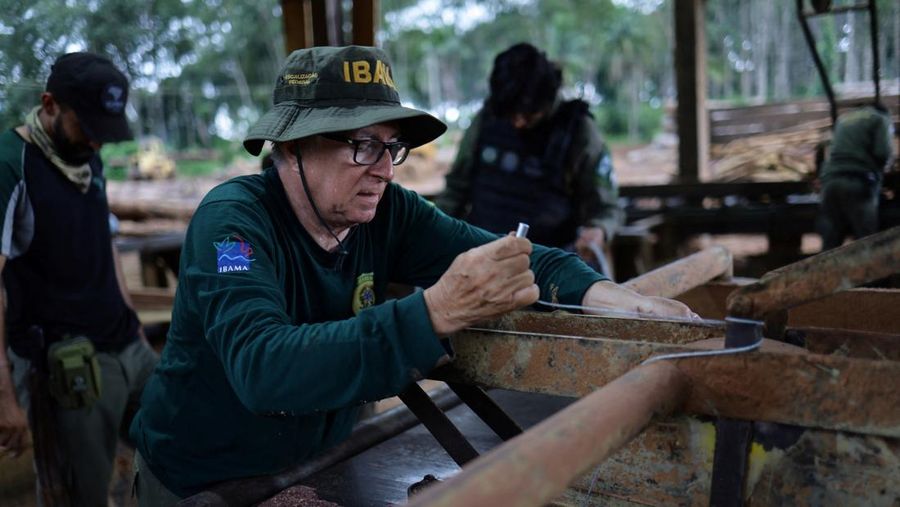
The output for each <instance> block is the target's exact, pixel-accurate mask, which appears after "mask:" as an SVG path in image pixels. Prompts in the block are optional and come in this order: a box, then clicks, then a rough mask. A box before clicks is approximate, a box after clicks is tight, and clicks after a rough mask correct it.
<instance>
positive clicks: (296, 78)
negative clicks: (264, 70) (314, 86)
mask: <svg viewBox="0 0 900 507" xmlns="http://www.w3.org/2000/svg"><path fill="white" fill-rule="evenodd" d="M318 77H319V73H318V72H303V73H302V74H285V75H284V76H282V79H284V82H285V83H286V84H289V85H300V86H306V85H308V84H309V83H312V82H313V81H315V80H316V79H318Z"/></svg>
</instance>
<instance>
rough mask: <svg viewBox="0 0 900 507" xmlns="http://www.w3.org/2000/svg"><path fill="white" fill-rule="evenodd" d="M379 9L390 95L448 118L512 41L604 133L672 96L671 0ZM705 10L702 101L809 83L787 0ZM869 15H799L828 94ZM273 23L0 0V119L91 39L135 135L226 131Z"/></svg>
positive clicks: (743, 98)
mask: <svg viewBox="0 0 900 507" xmlns="http://www.w3.org/2000/svg"><path fill="white" fill-rule="evenodd" d="M849 1H850V0H845V1H841V0H835V4H843V3H847V2H849ZM349 4H350V2H343V3H341V5H342V6H343V8H345V9H347V8H349ZM380 5H381V15H382V16H381V19H382V20H381V24H380V27H379V28H380V29H379V32H378V41H379V42H378V43H379V45H380V46H382V47H383V48H384V49H385V50H386V51H387V52H388V53H389V54H390V56H391V58H392V61H393V64H394V65H393V71H394V78H395V81H396V82H397V83H398V85H399V86H400V88H401V94H402V96H403V97H404V99H405V100H406V101H408V102H412V103H414V104H416V105H417V106H419V107H424V108H428V109H430V110H431V111H433V112H434V113H435V114H438V115H439V116H441V117H443V118H444V119H446V120H447V121H449V122H450V123H451V124H456V123H458V124H459V125H461V126H465V124H466V121H467V119H468V118H469V117H470V116H471V115H472V114H473V113H474V111H475V110H476V109H477V108H478V107H479V106H480V104H481V101H482V100H483V99H484V97H485V94H486V93H487V76H488V75H489V73H490V69H491V66H492V63H493V58H494V55H496V54H497V53H498V52H500V51H502V50H503V49H505V48H506V47H508V46H509V45H511V44H514V43H516V42H520V41H528V42H531V43H533V44H535V45H536V46H538V47H541V48H542V49H544V50H545V51H546V52H547V53H548V55H549V56H550V57H551V58H552V59H555V60H558V61H559V62H561V63H562V65H563V68H564V75H565V81H566V88H565V93H566V94H567V95H569V96H579V97H583V98H585V99H586V100H588V102H590V103H591V104H593V106H594V111H595V113H596V114H597V115H598V116H599V118H600V120H601V124H602V125H603V127H604V128H605V129H606V130H607V132H608V133H612V134H616V135H628V136H629V137H640V136H643V137H646V136H648V135H650V134H652V131H653V130H654V129H655V128H656V126H657V125H658V120H659V118H660V116H661V107H662V106H663V105H664V104H666V103H671V102H672V101H674V100H675V98H676V97H675V89H674V85H673V82H674V79H673V69H672V60H673V58H672V48H673V47H674V44H675V41H674V40H673V29H672V11H671V10H672V3H671V0H669V1H668V2H666V1H664V0H480V1H475V0H443V1H439V0H381V2H380ZM878 6H879V12H880V20H879V26H880V40H881V42H880V48H879V50H880V51H879V52H880V57H881V58H880V59H881V66H882V69H883V71H882V75H883V76H884V77H885V78H886V79H890V78H894V79H896V77H897V76H898V75H900V71H898V47H897V45H898V43H900V42H898V41H900V5H898V4H897V2H894V1H891V0H878ZM706 9H707V16H706V21H707V25H706V32H707V44H708V64H709V66H708V81H709V89H708V95H709V97H710V98H712V99H724V100H732V101H738V102H763V101H773V100H785V99H789V98H794V97H805V96H810V95H818V94H821V84H820V83H819V81H818V76H817V75H816V73H815V70H814V68H813V65H812V59H811V58H810V55H809V52H808V50H807V49H806V47H805V43H804V42H803V39H802V34H801V32H800V29H799V25H798V23H797V20H796V15H795V12H794V1H792V0H752V1H751V0H709V1H707V2H706ZM344 19H345V20H349V19H351V18H350V16H349V15H346V16H344ZM868 26H869V25H868V17H867V15H866V14H865V13H847V14H841V15H836V16H828V17H822V18H817V19H816V20H814V22H813V30H814V32H815V33H816V36H817V41H818V45H819V48H820V51H821V53H822V55H823V59H824V60H825V62H826V65H827V66H828V68H829V72H830V74H831V76H832V78H833V82H834V83H836V84H837V85H838V90H839V91H840V90H841V85H842V84H843V85H845V86H849V85H850V84H852V83H856V82H861V81H867V80H869V79H870V76H871V69H872V64H873V63H872V57H871V52H870V49H869V35H868V33H869V32H868ZM281 27H282V21H281V8H280V3H279V1H278V0H252V1H246V0H156V1H153V2H134V1H131V0H65V1H64V2H61V1H60V0H32V1H30V2H20V1H18V0H0V118H2V120H3V121H4V123H5V124H7V125H13V124H16V123H18V122H19V121H21V118H22V115H23V114H24V112H26V111H27V110H29V109H30V108H31V107H33V105H35V104H37V96H38V95H39V93H40V91H41V90H42V89H43V85H44V82H45V80H46V77H47V75H48V73H49V68H50V65H51V63H52V61H53V60H54V59H55V58H56V57H57V56H58V55H60V54H62V53H64V52H67V51H73V50H90V51H95V52H98V53H102V54H105V55H107V56H108V57H110V58H111V59H112V60H113V61H114V62H115V63H116V64H117V65H118V66H119V67H120V68H122V69H123V70H124V71H125V72H126V73H127V74H128V75H129V76H130V78H131V80H132V95H131V97H132V98H131V101H130V103H131V106H130V109H129V115H130V117H131V118H132V119H133V120H134V121H135V123H136V125H137V126H138V128H137V129H136V130H137V131H138V132H140V133H142V134H154V135H157V136H159V137H162V138H163V139H165V140H166V141H167V142H168V143H170V144H172V145H175V146H180V147H186V146H208V145H209V143H210V142H211V138H212V137H214V136H224V137H232V138H239V137H240V135H241V134H242V133H243V132H244V131H245V130H246V128H247V127H248V126H249V125H250V123H251V122H253V121H254V120H255V119H256V118H257V117H258V115H259V114H261V112H262V111H263V110H264V109H265V108H266V107H267V106H268V105H269V104H270V101H271V91H272V85H273V83H274V79H275V75H276V73H277V71H278V68H279V66H280V64H281V62H282V61H283V59H284V56H285V55H284V49H283V48H284V43H283V39H282V34H281ZM895 82H896V81H895ZM895 86H896V85H895Z"/></svg>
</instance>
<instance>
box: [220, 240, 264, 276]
mask: <svg viewBox="0 0 900 507" xmlns="http://www.w3.org/2000/svg"><path fill="white" fill-rule="evenodd" d="M213 246H215V247H216V267H217V271H218V272H219V273H231V272H234V271H250V265H251V263H253V261H254V260H255V259H253V247H252V246H250V243H249V242H247V241H246V240H244V238H242V237H240V236H238V235H237V234H231V235H230V236H228V237H227V238H225V239H224V240H223V241H218V242H216V241H214V242H213Z"/></svg>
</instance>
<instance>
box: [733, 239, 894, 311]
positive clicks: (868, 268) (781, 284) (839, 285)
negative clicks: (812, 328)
mask: <svg viewBox="0 0 900 507" xmlns="http://www.w3.org/2000/svg"><path fill="white" fill-rule="evenodd" d="M898 272H900V226H897V227H894V228H891V229H888V230H886V231H883V232H880V233H878V234H873V235H871V236H867V237H865V238H862V239H858V240H856V241H854V242H852V243H849V244H847V245H844V246H843V247H841V248H836V249H834V250H829V251H827V252H824V253H821V254H819V255H816V256H813V257H810V258H808V259H804V260H802V261H800V262H796V263H794V264H790V265H788V266H785V267H783V268H779V269H776V270H774V271H770V272H769V273H767V274H766V275H765V276H764V277H762V278H761V279H760V280H759V282H757V283H755V284H752V285H748V286H746V287H742V288H741V289H739V290H736V291H734V292H733V293H731V295H730V296H729V297H728V314H729V315H731V316H734V317H744V318H750V319H762V318H764V317H765V316H766V315H768V314H770V313H772V312H776V311H780V310H787V309H788V308H792V307H794V306H798V305H800V304H802V303H806V302H808V301H813V300H816V299H821V298H823V297H825V296H829V295H831V294H834V293H836V292H839V291H842V290H846V289H849V288H852V287H856V286H858V285H862V284H864V283H868V282H871V281H874V280H877V279H879V278H883V277H886V276H888V275H893V274H895V273H898Z"/></svg>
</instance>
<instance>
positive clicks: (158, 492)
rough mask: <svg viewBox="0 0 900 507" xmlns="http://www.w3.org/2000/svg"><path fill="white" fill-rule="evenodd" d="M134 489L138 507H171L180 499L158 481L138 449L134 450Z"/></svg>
mask: <svg viewBox="0 0 900 507" xmlns="http://www.w3.org/2000/svg"><path fill="white" fill-rule="evenodd" d="M134 489H135V492H136V493H137V498H138V507H172V506H174V505H175V504H176V503H178V501H179V500H181V497H179V496H177V495H176V494H175V493H172V492H171V491H169V489H168V488H166V487H165V486H164V485H163V483H161V482H159V479H157V478H156V476H155V475H153V472H152V471H151V470H150V467H149V466H147V462H146V461H144V457H143V456H141V453H140V452H139V451H135V452H134Z"/></svg>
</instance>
